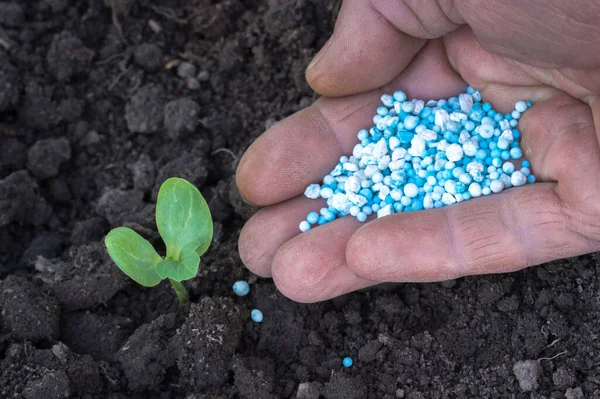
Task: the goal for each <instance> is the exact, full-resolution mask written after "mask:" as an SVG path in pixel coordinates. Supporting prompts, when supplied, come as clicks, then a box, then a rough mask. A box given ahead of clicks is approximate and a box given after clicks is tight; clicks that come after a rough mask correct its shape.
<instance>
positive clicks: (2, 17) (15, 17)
mask: <svg viewBox="0 0 600 399" xmlns="http://www.w3.org/2000/svg"><path fill="white" fill-rule="evenodd" d="M24 20H25V13H24V12H23V8H22V7H21V6H20V5H19V4H17V3H0V25H4V26H7V27H9V28H16V27H18V26H21V24H22V23H23V21H24Z"/></svg>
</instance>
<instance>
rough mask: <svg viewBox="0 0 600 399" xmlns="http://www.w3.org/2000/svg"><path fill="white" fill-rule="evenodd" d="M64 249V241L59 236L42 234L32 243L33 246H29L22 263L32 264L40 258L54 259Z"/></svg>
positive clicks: (50, 233) (47, 233) (49, 233)
mask: <svg viewBox="0 0 600 399" xmlns="http://www.w3.org/2000/svg"><path fill="white" fill-rule="evenodd" d="M62 247H63V239H62V237H61V236H60V235H59V234H57V233H53V232H42V233H40V234H38V235H37V236H35V238H34V239H33V240H32V241H31V244H29V247H27V249H26V250H25V252H24V253H23V256H22V257H21V261H22V262H23V263H25V264H30V263H31V262H33V261H35V260H36V259H37V257H38V256H43V257H44V258H48V259H51V258H54V257H56V256H58V255H59V254H60V252H61V250H62Z"/></svg>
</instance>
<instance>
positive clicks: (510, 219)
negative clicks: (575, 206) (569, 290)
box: [346, 183, 593, 282]
mask: <svg viewBox="0 0 600 399" xmlns="http://www.w3.org/2000/svg"><path fill="white" fill-rule="evenodd" d="M569 227H570V224H569V220H568V218H567V217H566V215H565V213H564V212H563V206H562V203H561V201H560V200H559V198H558V196H557V195H556V185H555V184H554V183H541V184H535V185H530V186H525V187H520V188H518V189H511V190H508V191H507V192H504V193H501V194H497V195H492V196H489V197H483V198H478V199H476V200H472V201H467V202H463V203H460V204H457V205H453V206H449V207H445V208H441V209H436V210H431V211H426V212H415V213H404V214H402V213H401V214H395V215H391V216H388V217H385V218H381V219H377V220H376V221H374V222H372V223H369V224H367V225H365V226H364V227H362V228H361V229H360V230H358V231H357V232H356V233H355V234H354V235H353V236H352V238H351V239H350V241H349V243H348V247H347V249H346V259H348V267H349V268H350V269H351V270H352V271H353V272H354V273H355V274H356V275H357V276H360V277H362V278H364V279H368V280H374V281H380V282H383V281H395V282H400V281H402V282H409V281H410V282H425V281H443V280H448V279H453V278H458V277H462V276H467V275H474V274H484V273H485V274H487V273H504V272H510V271H515V270H519V269H522V268H524V267H527V266H531V265H537V264H540V263H543V262H547V261H550V260H553V259H561V258H566V257H569V256H573V255H577V254H582V253H587V252H591V251H592V250H593V248H592V244H591V243H590V241H589V240H587V239H585V238H582V236H581V235H580V234H579V233H577V232H574V231H572V230H571V229H570V228H569Z"/></svg>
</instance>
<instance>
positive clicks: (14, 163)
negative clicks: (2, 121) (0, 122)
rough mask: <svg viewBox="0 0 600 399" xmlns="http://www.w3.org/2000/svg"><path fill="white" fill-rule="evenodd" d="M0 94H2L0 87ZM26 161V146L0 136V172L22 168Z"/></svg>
mask: <svg viewBox="0 0 600 399" xmlns="http://www.w3.org/2000/svg"><path fill="white" fill-rule="evenodd" d="M0 73H1V72H0ZM0 96H2V90H1V89H0ZM0 102H2V99H0ZM0 108H1V107H0ZM0 111H1V109H0ZM26 162H27V147H26V146H25V144H23V143H21V142H20V141H19V140H17V139H13V138H12V137H11V138H8V139H4V140H3V139H2V138H0V173H1V172H2V170H3V169H8V170H9V171H13V170H17V169H23V168H24V167H25V164H26Z"/></svg>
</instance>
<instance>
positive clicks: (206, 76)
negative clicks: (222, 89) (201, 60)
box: [196, 70, 210, 82]
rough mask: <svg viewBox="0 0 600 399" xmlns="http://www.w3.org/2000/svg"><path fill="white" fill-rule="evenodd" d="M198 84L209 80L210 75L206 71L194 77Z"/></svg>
mask: <svg viewBox="0 0 600 399" xmlns="http://www.w3.org/2000/svg"><path fill="white" fill-rule="evenodd" d="M196 79H198V80H199V81H200V82H208V81H209V80H210V73H209V72H208V71H204V70H202V71H200V72H199V73H198V76H197V77H196Z"/></svg>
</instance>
